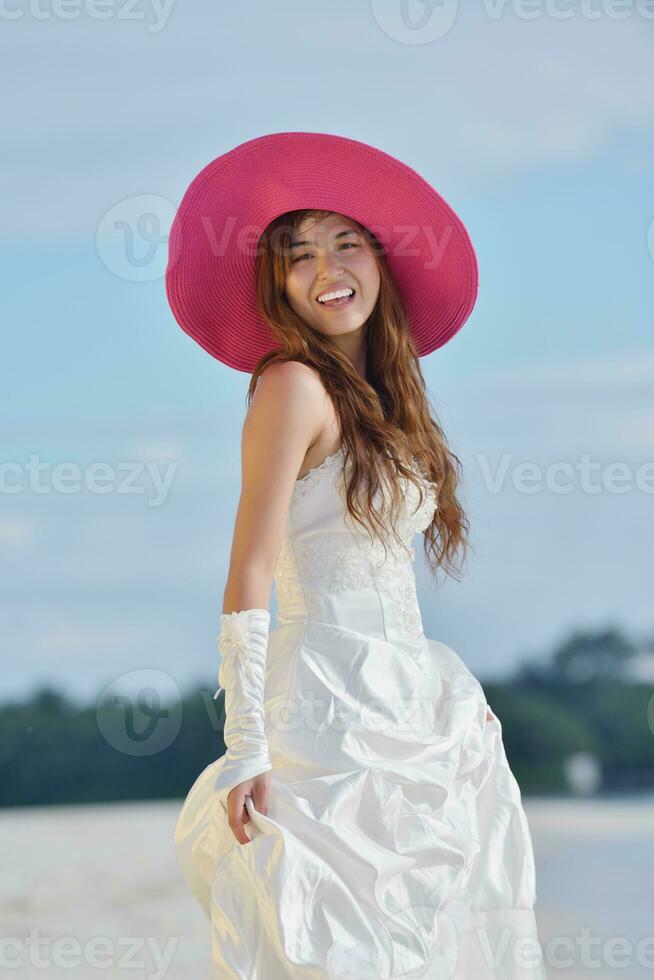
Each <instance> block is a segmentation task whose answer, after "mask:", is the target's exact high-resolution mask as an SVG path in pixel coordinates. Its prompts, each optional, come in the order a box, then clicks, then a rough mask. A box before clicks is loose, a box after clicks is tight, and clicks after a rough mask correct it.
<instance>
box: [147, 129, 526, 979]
mask: <svg viewBox="0 0 654 980" xmlns="http://www.w3.org/2000/svg"><path fill="white" fill-rule="evenodd" d="M166 288H167V295H168V299H169V301H170V303H171V307H172V309H173V311H174V314H175V317H176V318H177V320H178V322H179V323H180V325H181V326H182V327H183V329H184V330H185V331H186V332H187V333H189V334H190V335H191V336H192V337H193V338H194V339H195V340H196V341H197V342H198V343H199V344H201V346H202V347H203V348H204V349H205V350H207V351H208V352H209V353H211V354H212V355H213V356H214V357H216V358H218V359H220V360H221V361H223V362H224V363H226V364H228V365H230V366H232V367H234V368H236V369H238V370H243V371H247V372H249V373H251V375H252V378H251V381H250V386H249V391H248V402H249V406H248V411H247V414H246V418H245V423H244V426H243V434H242V486H241V495H240V500H239V504H238V510H237V514H236V524H235V528H234V536H233V544H232V551H231V556H230V563H229V574H228V578H227V585H226V589H225V595H224V601H223V613H222V615H221V617H220V636H219V647H220V652H221V664H220V671H219V682H220V685H221V686H220V688H219V690H218V692H217V695H218V694H219V693H220V691H221V690H222V689H224V691H225V729H224V739H225V744H226V746H227V752H226V754H225V755H224V756H222V757H221V758H219V759H217V760H216V761H215V762H213V763H212V764H211V765H209V766H208V767H207V768H206V769H205V770H204V771H203V772H202V773H201V774H200V775H199V777H198V778H197V780H196V782H195V783H194V785H193V786H192V788H191V790H190V792H189V794H188V796H187V798H186V800H185V802H184V805H183V808H182V811H181V813H180V816H179V820H178V822H177V827H176V832H175V844H176V848H177V853H178V856H179V860H180V863H181V867H182V869H183V871H184V874H185V876H186V879H187V881H188V884H189V886H190V888H191V890H192V891H193V893H194V895H195V896H196V898H197V899H198V901H199V902H200V903H201V905H202V907H203V908H204V910H205V911H206V913H207V915H208V916H209V918H210V921H211V924H212V971H213V973H212V975H215V976H216V977H221V978H239V980H242V978H248V980H252V978H255V980H287V978H289V980H290V978H298V980H299V978H307V980H308V978H311V980H317V978H323V977H325V978H327V977H334V978H341V977H350V978H357V980H361V978H370V980H372V978H374V980H379V978H380V977H407V978H408V977H411V978H418V977H420V978H431V980H436V978H438V980H440V978H448V980H451V978H454V980H473V978H474V980H486V978H491V977H493V978H503V980H526V978H530V980H536V978H537V980H542V978H543V977H544V976H545V973H544V970H543V965H542V951H541V949H540V945H539V943H538V936H537V929H536V920H535V913H534V904H535V900H536V891H535V869H534V857H533V850H532V843H531V838H530V832H529V828H528V824H527V820H526V815H525V812H524V809H523V806H522V802H521V794H520V789H519V787H518V785H517V783H516V780H515V778H514V776H513V774H512V772H511V770H510V768H509V765H508V762H507V759H506V755H505V752H504V746H503V742H502V732H501V723H500V721H499V720H498V719H497V718H496V717H494V715H493V713H492V712H491V711H490V709H489V707H488V704H487V702H486V698H485V695H484V691H483V689H482V687H481V685H480V683H479V682H478V681H477V680H476V678H475V677H474V676H473V675H472V674H471V672H470V671H469V670H468V668H467V667H466V666H465V664H464V663H463V661H462V660H461V659H460V658H459V657H458V656H457V654H456V653H455V652H454V651H453V650H452V649H450V648H449V647H448V646H446V645H444V644H443V643H440V642H438V641H437V640H434V639H430V638H428V637H426V636H425V634H424V631H423V626H422V618H421V612H420V608H419V605H418V600H417V596H416V586H415V575H414V560H415V549H414V547H413V545H412V542H413V538H414V536H415V535H416V534H417V533H419V532H420V533H422V534H423V538H424V551H425V557H426V561H427V564H428V566H429V568H430V570H431V572H432V574H433V575H434V577H436V572H437V570H438V569H439V568H440V569H442V570H443V571H444V572H445V573H446V574H451V575H454V576H455V577H456V573H457V572H458V571H459V570H460V567H461V564H462V561H463V559H464V558H465V551H466V547H467V541H466V533H467V530H468V522H467V519H466V516H465V514H464V512H463V510H462V508H461V505H460V504H459V502H458V500H457V497H456V491H457V482H458V479H457V478H458V475H459V473H460V463H459V460H458V458H457V457H456V456H455V455H454V454H453V453H452V451H451V450H450V449H449V448H448V445H447V442H446V438H445V435H444V433H443V431H442V429H441V428H440V426H439V425H438V422H437V421H436V420H435V417H434V414H433V412H431V411H430V406H429V403H428V398H427V394H426V390H425V382H424V378H423V375H422V371H421V368H420V363H419V357H421V356H425V355H426V354H428V353H430V352H431V351H433V350H435V349H436V348H437V347H440V346H442V345H443V344H444V343H446V342H447V341H448V340H449V339H450V338H451V337H452V336H454V334H455V333H456V332H457V331H458V330H459V329H460V328H461V327H462V326H463V324H464V322H465V321H466V319H467V318H468V316H469V314H470V312H471V310H472V307H473V305H474V302H475V299H476V295H477V264H476V258H475V253H474V250H473V247H472V245H471V243H470V240H469V237H468V234H467V232H466V230H465V228H464V226H463V224H462V223H461V221H460V219H459V218H458V217H457V215H456V214H455V213H454V212H453V211H452V209H451V208H450V207H449V205H447V204H446V202H445V201H444V200H443V199H442V197H440V195H439V194H438V193H437V192H436V191H435V190H434V189H433V188H432V187H430V185H429V184H428V183H427V182H426V181H425V180H424V179H423V178H422V177H420V176H419V175H418V174H417V173H415V171H413V170H412V169H411V168H409V167H407V166H406V165H405V164H403V163H401V162H400V161H399V160H396V159H394V158H393V157H390V156H388V155H387V154H385V153H383V152H382V151H380V150H378V149H375V148H374V147H370V146H367V145H366V144H363V143H360V142H357V141H355V140H350V139H345V138H343V137H338V136H332V135H329V134H321V133H275V134H271V135H268V136H264V137H261V138H259V139H255V140H250V141H249V142H247V143H244V144H242V145H241V146H239V147H236V148H235V149H234V150H232V151H230V152H229V153H226V154H224V155H223V156H221V157H219V158H218V159H217V160H214V161H213V162H212V163H211V164H209V165H208V166H207V167H205V168H204V169H203V170H202V171H201V172H200V173H199V174H198V175H197V177H196V178H195V179H194V180H193V182H192V183H191V185H190V186H189V188H188V189H187V191H186V194H185V196H184V199H183V200H182V203H181V205H180V208H179V211H178V213H177V216H176V218H175V222H174V224H173V228H172V230H171V236H170V257H169V264H168V269H167V272H166ZM273 582H274V585H275V593H276V600H277V610H276V612H277V625H276V626H275V628H274V629H270V613H269V611H268V606H269V600H270V594H271V590H272V586H273ZM217 695H216V696H217Z"/></svg>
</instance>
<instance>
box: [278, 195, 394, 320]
mask: <svg viewBox="0 0 654 980" xmlns="http://www.w3.org/2000/svg"><path fill="white" fill-rule="evenodd" d="M289 261H290V267H289V270H288V273H287V276H286V283H285V289H286V297H287V299H288V303H289V305H290V306H291V308H292V309H293V310H294V311H295V313H297V315H298V316H299V317H301V319H302V320H304V322H305V323H306V324H307V325H308V326H310V327H313V328H314V330H319V331H320V332H321V333H324V334H328V335H329V336H337V335H340V334H345V333H350V332H352V331H354V330H357V329H358V328H359V327H361V326H362V325H363V324H364V323H365V322H366V320H367V319H368V317H369V316H370V314H371V313H372V311H373V309H374V307H375V303H376V302H377V297H378V295H379V284H380V274H379V267H378V265H377V259H376V258H375V255H374V252H373V251H372V248H371V247H370V245H369V243H368V241H367V240H366V238H365V237H364V236H363V235H362V234H361V233H360V232H359V231H358V230H357V228H356V226H355V224H354V222H352V221H350V219H349V218H347V217H345V216H344V215H340V214H335V213H333V214H330V215H328V216H327V217H326V218H322V219H321V220H320V221H316V219H315V218H312V219H306V218H305V219H304V221H303V222H302V223H301V225H300V226H299V227H298V228H297V229H296V230H295V232H294V233H293V235H292V238H291V246H290V257H289ZM347 288H349V289H351V290H354V294H353V295H350V296H349V298H346V299H342V300H336V301H334V302H327V303H324V304H323V303H321V302H319V297H320V296H324V295H325V294H329V293H332V292H334V291H337V290H341V289H347Z"/></svg>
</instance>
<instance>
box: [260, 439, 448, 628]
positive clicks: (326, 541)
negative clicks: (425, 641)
mask: <svg viewBox="0 0 654 980" xmlns="http://www.w3.org/2000/svg"><path fill="white" fill-rule="evenodd" d="M343 457H344V451H343V450H342V449H340V450H337V451H336V452H335V453H333V454H332V455H331V456H328V457H327V458H326V459H325V460H324V461H323V462H322V463H321V464H320V465H319V466H316V467H314V468H313V469H312V470H309V472H308V473H306V474H305V475H304V476H303V477H302V478H300V479H299V480H297V481H296V484H295V487H294V489H293V496H292V499H291V505H290V508H289V515H288V520H287V525H286V530H285V534H284V539H283V542H282V546H281V550H280V554H279V557H278V560H277V565H276V568H275V573H274V583H275V592H276V597H277V620H278V622H279V623H280V625H283V624H286V623H290V622H296V621H298V620H312V621H320V622H324V623H327V624H333V625H335V626H337V627H342V628H346V629H350V630H354V631H356V632H360V633H365V634H367V635H375V636H379V637H381V638H382V639H388V640H390V639H394V640H396V639H398V638H402V637H407V638H414V639H415V638H420V637H421V636H423V630H422V619H421V615H420V609H419V606H418V600H417V595H416V583H415V571H414V563H415V548H414V547H413V545H412V540H413V538H414V536H415V534H416V533H417V532H418V531H424V530H425V528H426V527H428V525H429V524H430V523H431V520H432V518H433V515H434V510H435V508H436V487H435V484H434V483H432V482H431V481H428V480H427V479H425V477H424V476H422V474H420V473H419V471H418V470H417V469H416V475H418V476H419V477H420V480H421V484H422V486H423V494H422V498H423V499H422V502H421V501H420V492H419V490H418V488H417V487H416V486H415V485H414V484H413V483H411V481H410V480H404V483H405V486H406V491H405V495H404V506H403V508H402V512H401V514H400V516H399V518H398V520H397V524H396V527H397V530H398V533H399V535H400V538H401V540H402V542H403V544H404V547H401V546H400V544H399V543H398V542H397V541H396V540H395V539H394V538H393V536H392V535H390V536H389V540H387V541H382V540H381V538H379V537H378V536H373V537H372V539H371V535H370V534H368V532H367V531H366V530H365V529H364V528H362V527H361V526H360V525H358V524H356V522H354V521H353V520H352V518H351V516H350V515H349V514H348V512H347V507H346V504H345V497H344V482H343V474H342V464H343ZM377 506H379V502H377Z"/></svg>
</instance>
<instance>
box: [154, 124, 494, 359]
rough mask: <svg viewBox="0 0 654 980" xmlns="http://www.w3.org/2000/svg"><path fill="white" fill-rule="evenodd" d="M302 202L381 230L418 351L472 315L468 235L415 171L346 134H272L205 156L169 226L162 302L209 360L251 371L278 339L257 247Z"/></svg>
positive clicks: (474, 270)
mask: <svg viewBox="0 0 654 980" xmlns="http://www.w3.org/2000/svg"><path fill="white" fill-rule="evenodd" d="M300 208H320V209H324V210H327V211H334V212H336V213H338V214H343V215H346V216H348V217H350V218H353V219H354V220H356V221H358V222H360V223H361V224H362V225H364V226H365V227H366V228H368V229H369V230H370V231H371V232H373V233H374V234H376V235H377V236H378V237H379V239H380V241H381V243H382V245H384V247H385V252H386V255H387V260H388V265H389V269H390V271H391V274H392V276H393V280H394V282H395V284H396V286H397V289H398V291H399V293H400V295H401V297H402V300H403V302H404V304H405V307H406V310H407V314H408V317H409V323H410V327H411V331H412V334H413V337H414V340H415V343H416V347H417V350H418V354H419V355H420V356H421V357H422V356H424V355H426V354H429V353H431V352H432V351H434V350H436V349H437V348H438V347H442V346H443V344H446V343H447V342H448V340H450V339H451V338H452V337H453V336H454V335H455V334H456V333H457V332H458V331H459V330H460V329H461V327H462V326H463V324H464V323H465V322H466V320H467V319H468V317H469V316H470V313H471V312H472V309H473V307H474V304H475V300H476V298H477V290H478V267H477V259H476V255H475V251H474V248H473V245H472V242H471V241H470V237H469V235H468V232H467V231H466V228H465V226H464V224H463V222H462V221H461V219H460V218H459V217H458V215H457V214H456V213H455V212H454V210H453V209H452V208H451V207H450V205H449V204H448V203H447V202H446V201H445V200H444V199H443V198H442V197H441V195H440V194H439V193H438V192H437V191H436V190H435V189H434V188H433V187H432V186H431V185H430V184H429V183H428V182H427V181H426V180H425V179H424V178H423V177H421V176H420V174H418V173H416V171H415V170H413V169H412V168H411V167H409V166H408V165H407V164H405V163H403V162H402V161H400V160H397V159H395V157H392V156H390V155H389V154H387V153H385V152H383V151H382V150H379V149H377V148H375V147H373V146H369V145H367V144H366V143H361V142H359V141H358V140H353V139H349V138H347V137H344V136H336V135H331V134H328V133H305V132H297V133H294V132H291V133H271V134H268V135H266V136H260V137H257V138H256V139H252V140H249V141H247V142H245V143H242V144H240V145H239V146H237V147H235V148H234V149H233V150H230V151H229V152H227V153H225V154H223V155H222V156H219V157H217V158H216V159H215V160H213V161H212V162H211V163H209V164H207V165H206V166H205V167H204V168H203V169H202V170H201V171H200V172H199V173H198V174H197V176H196V177H195V178H194V179H193V180H192V181H191V183H190V185H189V186H188V188H187V190H186V192H185V194H184V196H183V198H182V201H181V203H180V206H179V208H178V210H177V213H176V215H175V218H174V220H173V223H172V226H171V230H170V236H169V250H168V264H167V267H166V275H165V286H166V295H167V298H168V302H169V304H170V307H171V309H172V311H173V314H174V316H175V319H176V320H177V322H178V324H179V325H180V326H181V327H182V329H183V330H184V331H185V332H186V333H188V334H189V335H190V336H191V337H192V338H193V339H194V340H195V341H196V342H197V343H198V344H199V345H200V346H201V347H202V348H203V349H204V350H206V351H207V352H208V353H209V354H211V355H212V356H213V357H215V358H217V359H218V360H220V361H222V362H223V363H225V364H228V365H229V366H230V367H233V368H235V369H236V370H238V371H247V372H248V373H252V371H253V370H254V367H255V365H256V364H257V362H258V361H259V359H260V358H261V357H262V356H263V355H264V354H265V353H267V352H268V351H269V350H271V349H273V348H275V347H277V346H279V345H278V342H277V340H276V338H275V337H274V336H273V334H272V332H271V330H270V328H269V326H268V324H267V323H266V321H265V320H264V318H263V316H262V313H261V311H260V309H259V306H258V303H257V299H256V294H255V285H254V267H255V256H256V248H257V243H258V240H259V237H260V235H261V234H262V233H263V231H264V229H265V228H266V227H267V225H268V224H270V222H271V221H273V219H275V218H277V217H278V216H279V215H280V214H284V213H285V212H287V211H295V210H298V209H300Z"/></svg>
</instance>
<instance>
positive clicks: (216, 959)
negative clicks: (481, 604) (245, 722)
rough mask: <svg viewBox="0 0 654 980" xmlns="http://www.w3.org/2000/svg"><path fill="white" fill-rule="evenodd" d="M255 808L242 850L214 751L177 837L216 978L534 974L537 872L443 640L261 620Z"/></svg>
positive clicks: (505, 778)
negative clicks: (261, 723)
mask: <svg viewBox="0 0 654 980" xmlns="http://www.w3.org/2000/svg"><path fill="white" fill-rule="evenodd" d="M265 712H266V735H267V738H268V743H269V750H270V758H271V761H272V764H273V770H272V782H271V791H270V797H269V802H268V812H267V814H266V815H264V814H262V813H259V812H258V811H257V810H256V808H255V807H254V804H253V802H252V800H248V801H247V805H248V812H249V814H250V818H251V820H250V822H249V823H248V824H246V828H247V833H248V836H249V837H250V841H249V843H248V844H245V845H240V844H239V843H238V842H237V841H236V839H235V838H234V836H233V834H232V832H231V830H230V828H229V825H228V823H227V814H226V812H225V810H224V807H223V806H222V804H221V803H220V802H219V801H218V800H217V797H216V793H215V788H214V784H215V780H216V776H217V774H218V773H219V772H220V767H221V765H222V758H219V759H217V760H216V761H215V762H213V763H211V764H210V765H209V766H207V768H206V769H205V770H204V771H203V772H202V773H201V774H200V776H199V777H198V779H197V780H196V781H195V783H194V784H193V786H192V787H191V789H190V791H189V793H188V795H187V797H186V800H185V801H184V804H183V807H182V810H181V813H180V815H179V818H178V821H177V826H176V828H175V847H176V850H177V855H178V858H179V861H180V865H181V868H182V870H183V873H184V875H185V877H186V880H187V883H188V885H189V887H190V888H191V890H192V892H193V894H194V895H195V897H196V898H197V900H198V902H199V903H200V904H201V906H202V907H203V909H204V911H205V912H206V914H207V916H208V918H209V920H210V922H211V933H212V942H211V950H212V965H211V973H210V975H211V976H212V977H216V978H218V977H220V978H221V980H226V978H234V980H236V978H238V980H243V978H248V980H290V978H298V980H299V978H311V980H314V978H315V980H324V978H332V977H333V978H351V980H355V978H356V980H367V978H370V980H379V978H392V977H403V978H407V980H409V978H430V980H441V978H443V980H490V978H495V980H544V978H545V971H544V968H543V957H542V950H541V948H540V945H539V943H538V936H537V929H536V918H535V912H534V904H535V901H536V892H535V868H534V855H533V849H532V842H531V838H530V833H529V827H528V824H527V818H526V815H525V812H524V809H523V806H522V801H521V795H520V789H519V787H518V784H517V782H516V780H515V778H514V776H513V774H512V772H511V770H510V767H509V765H508V762H507V759H506V755H505V751H504V745H503V742H502V727H501V722H500V720H499V719H498V718H496V717H495V716H493V717H491V718H490V719H489V718H487V712H488V705H487V702H486V698H485V695H484V692H483V689H482V687H481V685H480V684H479V682H478V681H477V680H476V678H475V677H474V676H473V674H472V673H471V672H470V671H469V670H468V668H467V667H466V666H465V664H464V663H463V661H462V660H461V659H460V658H459V657H458V655H457V654H456V653H455V652H454V650H452V649H451V648H450V647H448V646H446V645H445V644H443V643H439V642H437V641H435V640H431V639H428V638H426V637H423V638H422V639H420V640H413V639H407V640H404V641H403V640H401V639H400V640H397V641H396V640H393V642H389V641H388V640H386V639H382V638H378V637H371V636H370V635H366V634H363V633H357V632H356V631H354V630H350V629H347V628H345V627H342V626H335V625H334V624H332V623H329V624H328V623H317V622H313V621H310V622H304V623H292V624H289V625H286V626H282V627H279V628H277V629H275V630H272V631H271V633H270V638H269V653H268V671H267V676H266V691H265Z"/></svg>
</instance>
